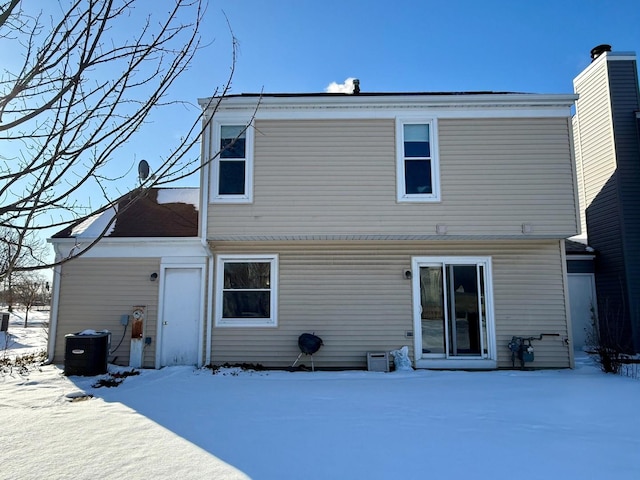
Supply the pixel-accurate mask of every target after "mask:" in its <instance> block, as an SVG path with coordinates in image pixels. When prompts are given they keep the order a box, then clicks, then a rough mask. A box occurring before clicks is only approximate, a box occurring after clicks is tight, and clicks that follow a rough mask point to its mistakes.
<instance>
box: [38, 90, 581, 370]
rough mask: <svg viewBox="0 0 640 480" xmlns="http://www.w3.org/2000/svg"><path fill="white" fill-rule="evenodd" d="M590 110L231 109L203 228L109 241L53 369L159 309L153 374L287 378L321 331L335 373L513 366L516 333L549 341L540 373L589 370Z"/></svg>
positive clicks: (153, 332)
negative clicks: (87, 338)
mask: <svg viewBox="0 0 640 480" xmlns="http://www.w3.org/2000/svg"><path fill="white" fill-rule="evenodd" d="M575 99H576V96H575V95H568V94H567V95H564V94H560V95H547V94H545V95H540V94H512V93H491V92H479V93H359V94H264V95H253V94H243V95H232V96H228V97H226V98H224V99H223V100H222V103H221V105H220V107H219V108H218V109H217V111H216V112H215V115H214V116H213V119H212V122H211V123H210V125H209V126H208V128H207V129H206V131H205V133H204V135H203V139H202V151H203V156H202V158H203V163H204V167H203V171H202V178H201V186H202V187H201V192H200V193H201V194H200V204H199V207H198V214H199V219H200V223H199V225H200V227H199V229H198V233H197V234H196V235H194V236H190V237H184V238H173V237H171V236H170V234H169V231H170V228H169V223H170V222H165V225H166V226H167V235H166V237H165V236H162V237H159V238H153V239H149V238H144V236H141V237H137V238H135V239H134V238H130V239H122V238H111V237H108V238H106V239H104V240H103V242H101V244H99V245H98V247H97V248H96V249H94V250H92V251H89V252H88V253H87V255H86V256H83V257H81V258H79V259H77V260H73V261H71V262H68V263H66V264H64V265H62V267H60V268H59V270H60V271H59V273H60V275H59V276H58V278H59V287H58V289H59V292H58V293H57V294H56V298H57V304H56V305H55V306H54V310H56V312H57V314H56V315H57V317H56V318H57V320H56V322H57V326H56V331H57V333H55V332H52V337H53V338H54V340H52V343H53V345H52V346H51V352H52V356H53V357H54V358H55V360H56V361H61V360H62V355H63V349H62V347H61V346H60V343H61V341H62V340H63V338H64V337H63V333H69V332H72V331H74V330H80V329H82V328H89V327H90V328H99V329H101V328H108V329H110V330H112V331H113V332H114V334H113V337H114V343H116V341H117V340H119V339H118V334H117V332H118V326H119V325H120V318H121V314H126V313H127V312H131V311H132V310H134V309H135V307H136V306H145V307H146V308H145V311H144V319H145V320H144V324H143V326H142V331H141V332H140V338H142V339H143V340H142V342H143V345H144V346H143V351H144V354H143V360H142V365H143V366H147V367H161V366H163V365H171V364H176V363H177V364H179V363H191V364H193V363H195V364H198V365H202V364H207V363H213V364H221V363H225V362H229V363H255V364H262V365H265V366H268V367H284V366H288V365H291V363H292V362H293V360H294V359H295V358H296V357H297V355H298V353H300V352H299V349H298V343H297V340H298V336H299V335H300V334H301V333H304V332H314V333H315V334H316V335H318V336H320V337H321V338H322V339H323V341H324V345H323V346H322V348H321V349H320V350H319V351H318V352H317V353H316V354H315V355H314V359H315V365H316V367H321V368H361V367H365V366H366V365H367V353H368V352H388V351H389V350H393V349H397V348H399V347H401V346H404V345H406V346H408V347H409V355H410V358H411V361H412V363H413V365H414V366H415V367H417V368H465V369H473V368H478V369H487V368H500V367H511V352H510V350H509V348H508V347H507V345H508V343H509V341H510V340H511V338H512V337H513V336H521V337H529V336H535V337H541V340H539V341H536V342H535V343H534V348H535V360H534V362H533V363H532V364H531V366H533V367H541V368H544V367H570V366H571V365H572V363H573V351H572V348H571V341H570V339H571V322H570V311H569V301H568V293H567V292H568V289H567V267H566V255H565V243H564V239H565V238H567V237H571V236H573V235H576V234H577V233H579V216H578V209H577V190H576V188H577V187H576V176H575V165H574V162H573V157H572V144H571V119H570V108H571V106H572V105H573V103H574V101H575ZM208 103H209V102H208V101H207V100H206V99H204V100H202V101H201V105H202V106H203V108H205V110H206V109H207V108H208V107H207V105H208ZM205 113H206V115H211V114H212V112H209V111H205ZM221 148H222V149H223V150H222V153H221V154H218V152H219V151H220V149H221ZM194 231H195V230H194ZM139 234H140V233H139ZM76 236H77V235H76ZM52 241H53V242H54V245H56V248H58V249H59V248H61V246H62V245H67V246H68V247H71V246H72V245H73V242H74V240H73V235H72V234H68V235H67V236H66V237H65V238H54V239H52ZM65 242H66V243H65ZM119 242H122V243H123V244H124V243H127V242H129V247H128V248H126V247H124V248H121V249H120V250H115V247H116V245H115V244H118V243H119ZM165 244H166V247H167V249H163V248H161V245H165ZM110 245H113V246H110ZM92 252H95V253H92ZM154 273H157V274H158V275H157V281H155V282H153V281H150V280H149V279H150V276H152V275H153V274H154ZM96 277H97V278H96ZM183 277H185V278H189V279H188V280H183ZM90 278H95V282H94V283H93V286H92V288H89V287H88V285H89V281H88V280H89V279H90ZM81 287H86V288H85V289H84V290H81V291H80V292H79V291H78V290H77V289H78V288H81ZM106 287H109V288H106ZM89 290H90V291H91V292H92V293H91V294H90V295H92V296H93V297H92V298H91V299H88V298H87V295H88V291H89ZM98 296H102V298H103V299H104V306H105V308H104V310H103V311H101V312H95V311H91V310H92V307H90V306H89V305H95V300H96V297H98ZM79 298H82V299H83V300H82V301H81V302H80V303H83V302H84V304H86V306H85V307H82V308H80V307H79V306H78V301H79V300H78V299H79ZM182 302H184V303H186V304H189V305H190V307H189V308H187V307H185V306H183V305H182ZM107 307H108V308H107ZM186 312H189V314H188V315H187V313H186ZM191 312H193V313H191ZM71 318H74V319H75V320H73V322H72V321H71V320H70V319H71ZM183 330H184V332H183ZM185 332H188V335H186V333H185ZM147 339H148V340H147ZM132 342H133V340H132ZM176 345H179V346H180V348H178V347H176ZM188 345H190V347H188ZM185 346H187V348H186V351H189V352H191V353H192V354H193V355H191V356H189V355H186V354H184V351H185V350H184V347H185ZM119 348H120V350H118V351H116V352H114V354H113V355H115V356H117V357H118V358H117V359H116V360H115V361H116V362H117V363H121V362H124V363H127V362H130V359H129V358H128V353H129V350H128V347H127V348H123V347H122V346H121V347H119ZM181 348H182V350H181ZM176 352H183V353H180V354H177V353H176ZM136 355H137V354H136ZM134 363H136V362H134Z"/></svg>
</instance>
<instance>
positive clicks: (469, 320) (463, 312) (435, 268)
mask: <svg viewBox="0 0 640 480" xmlns="http://www.w3.org/2000/svg"><path fill="white" fill-rule="evenodd" d="M490 272H491V260H490V258H488V257H480V258H477V257H443V258H440V257H416V258H414V259H413V279H414V280H413V299H414V300H413V302H414V325H415V333H414V335H415V339H416V341H415V347H416V359H417V360H419V359H424V360H469V361H471V360H494V359H495V354H494V350H495V348H494V343H495V341H494V326H493V302H492V298H493V295H492V293H491V281H490V280H491V276H490ZM438 363H440V362H438ZM452 366H453V365H452ZM456 366H458V367H459V366H460V365H459V364H456Z"/></svg>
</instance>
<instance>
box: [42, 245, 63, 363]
mask: <svg viewBox="0 0 640 480" xmlns="http://www.w3.org/2000/svg"><path fill="white" fill-rule="evenodd" d="M53 250H54V252H55V254H56V255H55V261H56V262H57V261H58V260H59V259H60V258H61V257H62V256H61V255H60V250H59V247H58V245H57V244H55V243H54V244H53ZM61 275H62V265H56V266H55V267H53V278H52V279H51V314H50V315H49V338H48V339H47V360H46V361H45V362H44V363H45V365H49V364H51V363H53V358H54V356H55V350H56V333H57V330H58V305H60V279H61V277H60V276H61Z"/></svg>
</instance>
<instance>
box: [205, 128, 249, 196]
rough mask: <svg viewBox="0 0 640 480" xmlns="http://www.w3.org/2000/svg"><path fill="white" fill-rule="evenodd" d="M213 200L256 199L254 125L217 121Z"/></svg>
mask: <svg viewBox="0 0 640 480" xmlns="http://www.w3.org/2000/svg"><path fill="white" fill-rule="evenodd" d="M213 148H214V152H215V153H218V156H217V157H216V158H215V160H214V162H213V164H212V169H211V172H212V178H211V187H212V188H211V190H212V198H211V201H212V202H214V203H225V202H226V203H250V202H252V201H253V128H252V127H251V125H249V124H247V123H244V122H239V121H229V122H222V121H218V122H215V123H214V141H213Z"/></svg>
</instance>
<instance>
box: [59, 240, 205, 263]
mask: <svg viewBox="0 0 640 480" xmlns="http://www.w3.org/2000/svg"><path fill="white" fill-rule="evenodd" d="M48 241H49V242H50V243H52V244H53V245H54V248H55V249H56V252H57V253H58V255H59V259H64V258H68V257H69V256H70V254H71V253H72V252H73V253H78V252H81V251H82V250H84V248H87V247H88V246H89V244H90V243H91V240H86V241H82V242H78V241H77V240H76V239H75V238H53V239H49V240H48ZM203 256H206V251H205V247H204V246H203V245H202V241H201V239H200V238H199V237H180V238H171V239H168V238H162V239H158V238H103V239H102V240H100V242H98V244H96V245H94V246H93V247H91V249H90V250H88V251H87V252H86V253H84V254H83V255H82V257H81V258H156V257H198V258H199V257H203Z"/></svg>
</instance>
